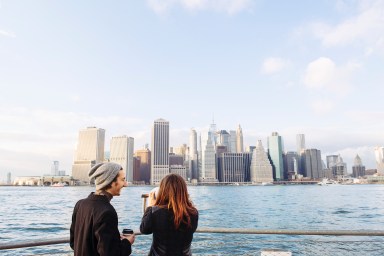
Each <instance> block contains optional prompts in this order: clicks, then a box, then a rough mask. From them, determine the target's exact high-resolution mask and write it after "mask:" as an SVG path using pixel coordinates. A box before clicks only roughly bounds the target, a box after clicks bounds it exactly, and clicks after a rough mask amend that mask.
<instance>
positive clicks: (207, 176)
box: [199, 131, 217, 182]
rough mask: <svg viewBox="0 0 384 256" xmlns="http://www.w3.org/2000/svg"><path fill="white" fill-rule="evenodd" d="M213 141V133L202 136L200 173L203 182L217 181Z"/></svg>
mask: <svg viewBox="0 0 384 256" xmlns="http://www.w3.org/2000/svg"><path fill="white" fill-rule="evenodd" d="M211 139H212V134H211V131H205V132H203V133H202V134H201V169H200V173H199V180H200V181H201V182H213V181H217V175H216V155H215V146H214V145H213V143H212V140H211Z"/></svg>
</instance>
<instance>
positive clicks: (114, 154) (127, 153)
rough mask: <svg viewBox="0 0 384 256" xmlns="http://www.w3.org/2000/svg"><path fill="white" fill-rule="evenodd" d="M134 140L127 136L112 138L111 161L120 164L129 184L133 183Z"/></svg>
mask: <svg viewBox="0 0 384 256" xmlns="http://www.w3.org/2000/svg"><path fill="white" fill-rule="evenodd" d="M133 150H134V139H133V138H132V137H128V136H126V135H123V136H116V137H112V139H111V143H110V161H111V162H114V163H118V164H120V165H121V166H122V167H123V169H124V171H125V175H126V177H125V179H126V181H127V182H133V153H134V152H133Z"/></svg>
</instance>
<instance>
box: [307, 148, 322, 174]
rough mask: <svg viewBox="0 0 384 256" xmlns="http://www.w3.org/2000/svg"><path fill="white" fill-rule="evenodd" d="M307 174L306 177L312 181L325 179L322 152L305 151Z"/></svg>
mask: <svg viewBox="0 0 384 256" xmlns="http://www.w3.org/2000/svg"><path fill="white" fill-rule="evenodd" d="M304 152H305V161H304V162H305V166H304V167H305V172H304V176H305V177H308V178H311V179H318V178H323V177H324V173H323V163H322V161H321V151H320V150H318V149H314V148H312V149H306V150H305V151H304Z"/></svg>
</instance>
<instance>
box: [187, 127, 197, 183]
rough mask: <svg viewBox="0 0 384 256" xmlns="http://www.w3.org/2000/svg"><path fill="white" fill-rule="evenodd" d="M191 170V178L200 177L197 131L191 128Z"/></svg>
mask: <svg viewBox="0 0 384 256" xmlns="http://www.w3.org/2000/svg"><path fill="white" fill-rule="evenodd" d="M189 171H190V175H191V179H198V153H197V133H196V130H195V129H191V133H190V135H189Z"/></svg>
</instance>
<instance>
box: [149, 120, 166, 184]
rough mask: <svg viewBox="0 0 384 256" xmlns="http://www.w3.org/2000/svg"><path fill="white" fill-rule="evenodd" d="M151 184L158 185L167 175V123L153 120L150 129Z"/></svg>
mask: <svg viewBox="0 0 384 256" xmlns="http://www.w3.org/2000/svg"><path fill="white" fill-rule="evenodd" d="M151 146H152V148H151V184H159V183H160V181H161V179H162V178H163V177H165V176H166V175H167V174H168V173H169V122H168V121H166V120H164V119H157V120H155V122H154V124H153V127H152V145H151Z"/></svg>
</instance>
